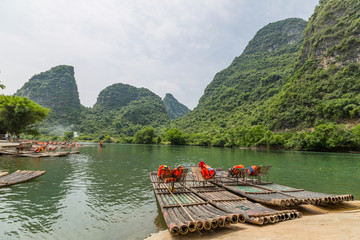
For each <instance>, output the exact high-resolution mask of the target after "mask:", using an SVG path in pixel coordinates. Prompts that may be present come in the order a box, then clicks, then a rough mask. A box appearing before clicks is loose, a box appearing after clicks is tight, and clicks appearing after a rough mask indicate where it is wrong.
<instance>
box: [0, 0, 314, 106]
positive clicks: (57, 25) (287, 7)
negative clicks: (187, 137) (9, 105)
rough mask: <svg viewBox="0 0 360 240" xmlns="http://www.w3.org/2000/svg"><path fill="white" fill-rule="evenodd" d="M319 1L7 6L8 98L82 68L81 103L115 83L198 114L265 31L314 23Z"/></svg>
mask: <svg viewBox="0 0 360 240" xmlns="http://www.w3.org/2000/svg"><path fill="white" fill-rule="evenodd" d="M317 3H318V0H256V1H255V0H128V1H125V0H53V1H51V0H0V71H1V73H0V81H1V82H2V83H3V84H5V85H6V89H5V90H0V93H5V94H13V93H14V92H16V90H17V89H19V88H20V87H22V85H23V84H24V83H25V82H26V81H28V80H29V79H30V78H31V77H32V76H33V75H35V74H38V73H40V72H45V71H47V70H49V69H50V68H52V67H54V66H57V65H62V64H65V65H71V66H74V68H75V79H76V82H77V84H78V90H79V95H80V100H81V103H82V104H83V105H85V106H87V107H90V106H92V105H93V104H94V103H95V102H96V98H97V96H98V94H99V92H100V91H101V90H102V89H104V88H105V87H107V86H109V85H111V84H114V83H119V82H121V83H127V84H130V85H133V86H135V87H145V88H148V89H150V90H151V91H153V92H155V93H156V94H158V95H159V96H160V97H162V98H163V97H164V96H165V94H166V93H172V94H173V95H174V97H175V98H177V99H178V100H179V101H180V102H181V103H183V104H185V105H187V106H188V107H189V108H191V109H192V108H194V107H196V105H197V103H198V100H199V98H200V97H201V96H202V95H203V93H204V90H205V88H206V86H207V85H208V84H209V83H210V82H211V81H212V80H213V77H214V75H215V74H216V73H217V72H219V71H220V70H222V69H224V68H226V67H227V66H229V65H230V63H231V62H232V60H233V59H234V58H235V57H236V56H239V55H240V54H241V53H242V51H243V50H244V48H245V47H246V45H247V43H248V42H249V41H250V40H251V39H252V38H253V36H254V35H255V33H256V32H257V31H258V30H259V29H260V28H262V27H264V26H265V25H267V24H268V23H271V22H276V21H278V20H283V19H286V18H289V17H300V18H303V19H304V20H308V19H309V17H310V16H311V14H312V12H313V11H314V9H315V6H316V4H317Z"/></svg>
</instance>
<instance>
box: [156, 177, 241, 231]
mask: <svg viewBox="0 0 360 240" xmlns="http://www.w3.org/2000/svg"><path fill="white" fill-rule="evenodd" d="M150 180H151V182H152V186H153V188H154V192H155V196H156V199H157V201H158V203H159V206H160V209H161V212H162V214H163V216H164V220H165V222H166V225H167V226H168V229H169V231H170V233H171V234H173V235H176V234H179V233H181V234H186V233H188V232H194V231H197V230H202V229H205V230H210V229H215V228H218V227H224V226H228V225H230V224H234V223H238V222H244V221H245V217H244V216H243V215H242V214H239V213H237V214H230V213H228V212H225V211H222V210H220V209H218V208H216V207H215V206H213V205H211V204H210V203H209V202H207V201H205V200H203V199H201V198H200V197H199V196H197V195H196V194H195V193H193V192H191V191H190V190H189V189H188V188H186V187H185V186H184V185H182V184H180V183H175V188H174V192H171V191H170V190H169V184H166V183H159V182H158V176H157V173H156V172H152V173H150Z"/></svg>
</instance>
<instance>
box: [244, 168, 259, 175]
mask: <svg viewBox="0 0 360 240" xmlns="http://www.w3.org/2000/svg"><path fill="white" fill-rule="evenodd" d="M257 170H258V167H257V166H251V167H248V168H247V169H246V172H247V174H248V175H249V176H256V175H257V174H258V172H257Z"/></svg>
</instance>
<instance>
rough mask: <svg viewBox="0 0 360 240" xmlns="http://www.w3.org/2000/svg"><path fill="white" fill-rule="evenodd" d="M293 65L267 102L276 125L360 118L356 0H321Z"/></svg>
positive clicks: (359, 31)
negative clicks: (297, 58)
mask: <svg viewBox="0 0 360 240" xmlns="http://www.w3.org/2000/svg"><path fill="white" fill-rule="evenodd" d="M304 38H305V40H304V44H303V47H302V49H301V54H300V57H299V61H298V62H297V65H296V69H297V71H296V72H294V74H293V75H292V76H291V78H290V79H289V81H288V83H287V84H286V85H285V86H284V88H283V89H282V91H281V92H280V93H279V94H278V95H276V96H274V98H272V99H270V100H269V102H268V103H267V104H266V105H267V107H266V113H264V114H263V115H264V116H267V117H266V118H267V119H266V123H268V124H269V125H270V126H271V127H272V128H274V129H284V128H298V129H302V128H304V127H305V128H306V127H312V126H315V125H318V124H321V123H329V122H331V123H347V122H356V121H358V119H359V118H360V95H359V94H360V81H359V79H360V65H359V60H360V2H359V1H353V0H321V1H320V3H319V5H318V6H317V7H316V9H315V12H314V14H313V15H312V17H311V18H310V20H309V23H308V25H307V27H306V29H305V31H304Z"/></svg>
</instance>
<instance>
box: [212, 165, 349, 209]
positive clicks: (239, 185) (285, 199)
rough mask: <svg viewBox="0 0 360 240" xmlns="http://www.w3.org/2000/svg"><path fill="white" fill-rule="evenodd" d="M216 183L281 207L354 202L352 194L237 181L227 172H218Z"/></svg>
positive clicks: (240, 193) (250, 180) (237, 192)
mask: <svg viewBox="0 0 360 240" xmlns="http://www.w3.org/2000/svg"><path fill="white" fill-rule="evenodd" d="M214 183H215V184H217V185H219V186H221V187H223V188H225V189H227V190H229V191H231V192H233V193H236V194H238V195H240V196H242V197H246V198H248V199H251V200H253V201H256V202H259V203H264V204H269V205H274V206H280V207H291V206H296V205H300V204H312V205H324V204H328V203H340V202H343V201H352V200H354V197H353V196H352V195H351V194H347V195H334V194H326V193H318V192H311V191H306V190H304V189H296V188H292V187H288V186H283V185H279V184H275V183H271V182H262V181H254V180H253V179H248V178H246V179H245V181H237V180H236V179H234V178H231V177H227V172H226V171H224V170H222V171H218V177H217V178H216V180H215V181H214Z"/></svg>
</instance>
